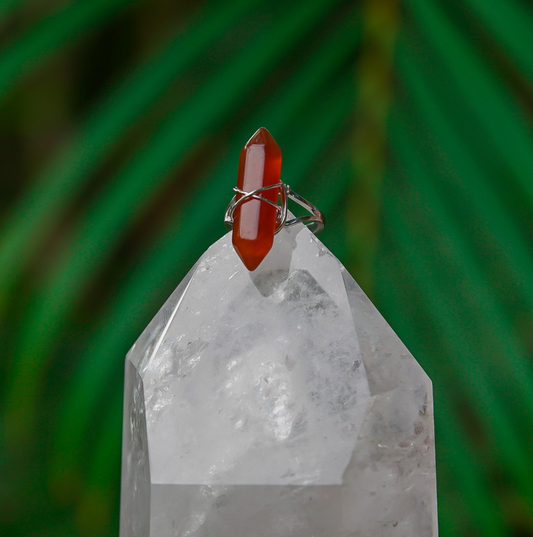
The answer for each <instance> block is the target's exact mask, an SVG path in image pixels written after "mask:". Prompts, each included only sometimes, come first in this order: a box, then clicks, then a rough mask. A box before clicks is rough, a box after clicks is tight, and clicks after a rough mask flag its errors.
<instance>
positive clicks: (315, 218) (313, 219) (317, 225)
mask: <svg viewBox="0 0 533 537" xmlns="http://www.w3.org/2000/svg"><path fill="white" fill-rule="evenodd" d="M273 189H277V190H278V191H279V197H280V205H277V204H275V203H274V202H272V201H270V200H268V199H266V198H264V197H263V196H260V195H259V194H260V193H261V192H265V190H273ZM233 190H234V191H235V192H236V193H237V194H240V195H241V196H242V198H239V200H237V196H236V195H235V196H233V198H232V199H231V201H230V204H229V205H228V208H227V209H226V213H225V214H224V223H225V224H226V226H227V227H229V228H230V229H231V228H232V227H233V214H234V213H235V209H237V207H239V205H241V204H242V203H244V202H245V201H247V200H250V199H254V200H259V201H264V202H265V203H268V204H269V205H272V206H273V207H275V208H276V211H277V216H276V230H275V232H274V233H275V234H276V233H279V232H280V231H281V228H282V227H283V226H294V225H295V224H305V225H307V226H308V227H309V229H310V230H311V231H312V232H313V233H314V234H315V235H316V234H317V233H320V232H321V231H322V230H323V229H324V224H325V222H326V219H325V216H324V215H323V214H322V213H321V212H320V211H319V210H318V209H317V208H316V207H315V206H314V205H313V204H312V203H310V202H308V201H307V200H306V199H305V198H302V196H300V195H299V194H296V192H293V191H292V189H291V187H290V186H289V185H286V184H285V183H277V184H275V185H270V186H264V187H262V188H257V189H256V190H252V192H244V191H243V190H241V189H239V188H237V187H234V188H233ZM289 199H291V200H292V201H294V202H296V203H297V204H298V205H300V207H303V208H304V209H306V210H307V211H309V212H310V213H311V214H308V215H305V216H298V217H295V218H290V219H288V220H287V216H288V214H289V209H288V201H289Z"/></svg>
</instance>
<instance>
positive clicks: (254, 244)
mask: <svg viewBox="0 0 533 537" xmlns="http://www.w3.org/2000/svg"><path fill="white" fill-rule="evenodd" d="M280 175H281V149H280V148H279V146H278V144H277V143H276V140H274V138H273V137H272V135H271V134H270V133H269V132H268V131H267V130H266V129H265V128H264V127H261V128H260V129H258V130H257V132H256V133H255V134H254V135H253V136H252V137H251V138H250V139H249V140H248V142H246V145H245V146H244V147H243V148H242V150H241V155H240V158H239V171H238V174H237V187H238V188H240V189H241V190H243V191H244V192H252V191H254V190H256V189H258V188H262V187H265V186H271V185H276V184H278V183H279V182H280ZM278 194H279V190H278V189H277V188H275V189H270V190H265V191H263V192H261V193H260V196H261V197H263V198H265V199H267V200H270V201H271V202H273V203H277V201H278ZM241 197H242V195H241V194H237V200H239V199H240V198H241ZM275 229H276V208H275V207H273V206H272V205H270V204H268V203H266V202H264V201H261V200H258V199H246V200H244V201H243V202H242V203H241V205H240V206H238V207H237V208H236V209H235V213H234V223H233V246H234V248H235V250H236V251H237V253H238V254H239V257H240V258H241V259H242V262H243V263H244V265H245V266H246V268H247V269H248V270H255V269H256V268H257V267H258V266H259V264H260V263H261V261H263V259H264V258H265V256H266V255H267V254H268V252H269V251H270V249H271V248H272V244H273V242H274V231H275Z"/></svg>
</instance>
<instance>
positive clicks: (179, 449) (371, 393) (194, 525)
mask: <svg viewBox="0 0 533 537" xmlns="http://www.w3.org/2000/svg"><path fill="white" fill-rule="evenodd" d="M122 472H123V474H122V500H121V502H122V504H121V526H120V535H121V537H133V536H135V537H141V536H143V537H148V536H150V537H168V536H180V537H182V536H183V537H185V536H187V537H311V536H313V537H388V536H396V537H414V536H416V537H436V535H437V530H436V489H435V460H434V443H433V412H432V395H431V382H430V381H429V379H428V377H427V376H426V375H425V373H424V372H423V371H422V369H421V368H420V366H419V365H418V364H417V362H416V361H415V360H414V358H413V357H412V356H411V355H410V353H409V352H408V351H407V349H406V348H405V346H404V345H403V344H402V343H401V341H400V340H399V339H398V337H397V336H396V335H395V334H394V332H393V331H392V330H391V328H390V327H389V326H388V325H387V324H386V322H385V321H384V320H383V318H382V317H381V316H380V314H379V313H378V312H377V310H376V309H375V307H374V306H373V305H372V304H371V302H370V301H369V300H368V299H367V298H366V296H365V295H364V294H363V292H362V291H361V290H360V288H359V287H358V286H357V284H356V283H355V282H354V280H353V279H352V278H351V276H350V275H349V274H348V273H347V272H346V271H345V269H344V268H343V267H342V265H340V263H339V262H338V260H337V259H336V258H335V257H334V256H333V255H332V254H331V253H330V252H329V251H328V250H327V249H326V248H325V247H324V245H323V244H322V243H321V242H320V241H319V240H318V239H316V237H315V236H314V235H312V234H311V233H310V232H309V231H308V230H307V229H305V228H302V226H294V227H292V228H284V229H283V230H282V231H281V232H280V233H279V234H278V235H276V238H275V241H274V246H273V248H272V250H271V251H270V253H269V254H268V256H267V257H266V258H265V260H264V261H263V263H261V265H260V267H259V269H258V270H256V271H254V272H252V273H250V272H249V271H248V270H247V269H246V268H245V267H244V266H243V264H242V262H241V261H240V259H239V258H238V257H237V254H236V253H235V250H234V249H233V247H232V245H231V234H228V235H226V236H225V237H223V238H222V239H220V240H219V241H218V242H217V243H215V244H214V245H213V246H212V247H211V248H210V249H209V250H208V251H207V252H206V253H205V254H204V256H203V257H202V258H201V259H200V260H199V261H198V263H197V264H196V265H195V266H194V267H193V268H192V270H191V271H190V272H189V274H188V275H187V277H186V278H185V279H184V280H183V281H182V282H181V284H180V285H179V286H178V288H177V289H176V291H175V292H174V293H173V294H172V295H171V296H170V298H169V299H168V300H167V302H166V303H165V305H164V306H163V308H162V309H161V310H160V311H159V313H158V314H157V315H156V316H155V318H154V319H153V320H152V322H151V323H150V324H149V325H148V327H147V328H146V329H145V331H144V332H143V334H141V336H140V338H139V339H138V341H137V342H136V343H135V345H134V346H133V348H132V349H131V351H130V352H129V353H128V356H127V358H126V389H125V411H124V439H123V470H122Z"/></svg>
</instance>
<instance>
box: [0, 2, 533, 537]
mask: <svg viewBox="0 0 533 537" xmlns="http://www.w3.org/2000/svg"><path fill="white" fill-rule="evenodd" d="M0 41H1V52H0V98H1V101H0V152H1V162H0V173H1V181H0V316H1V328H0V330H1V332H0V334H1V342H0V343H1V353H2V354H1V356H2V359H1V360H0V403H1V412H0V533H1V534H2V535H6V536H13V537H16V536H22V535H24V536H31V537H33V536H35V537H45V536H50V537H52V536H54V537H56V536H57V537H62V536H84V535H87V536H89V535H90V536H98V537H99V536H111V535H117V534H118V497H119V481H120V477H119V471H120V470H119V467H120V441H121V419H122V418H121V413H122V375H123V358H124V355H125V353H126V352H127V350H128V348H129V347H130V346H131V344H132V343H133V342H134V340H135V339H136V337H137V335H138V334H140V332H141V330H142V329H143V327H144V326H145V325H146V324H147V323H148V321H149V320H150V318H151V317H152V316H153V315H154V314H155V312H156V311H157V309H158V307H159V306H160V305H161V304H162V302H163V301H164V300H165V298H166V297H167V296H168V295H169V294H170V292H171V290H172V289H173V288H174V287H175V286H176V285H177V284H178V282H179V281H180V280H181V278H182V277H183V276H184V274H185V273H186V271H187V270H188V268H189V267H190V266H191V265H192V264H193V263H194V262H195V260H196V259H197V258H198V257H199V256H200V255H201V254H202V252H203V251H204V250H205V249H206V248H207V247H208V246H209V245H210V244H211V243H212V242H214V241H215V240H216V239H217V238H219V237H220V236H221V235H222V234H223V233H224V232H225V230H224V227H223V224H222V220H223V213H224V209H225V207H226V204H227V202H228V201H229V199H230V197H231V195H232V191H231V189H232V187H233V186H234V184H235V179H236V172H237V163H238V154H239V151H240V148H241V147H242V145H243V144H244V143H245V142H246V140H247V139H248V138H249V137H250V136H251V134H253V132H254V131H255V130H256V129H257V128H258V127H260V126H264V127H267V128H268V129H269V130H270V132H271V133H272V134H273V136H274V137H275V138H276V140H277V142H278V143H279V145H280V147H281V148H282V151H283V155H284V157H283V158H284V162H283V170H282V179H283V180H284V181H285V182H287V183H289V184H290V185H291V186H292V187H293V188H294V189H295V190H296V191H297V192H299V193H300V194H302V195H303V196H305V197H306V198H308V199H309V200H311V201H312V202H314V203H316V204H317V205H318V206H319V207H320V208H321V209H322V210H323V211H324V212H325V213H326V215H327V219H328V225H327V227H326V230H325V231H324V233H323V235H322V236H321V239H322V240H323V242H324V243H325V244H326V245H327V246H328V247H329V248H330V249H331V250H332V251H333V252H334V253H335V255H337V257H339V259H341V261H342V262H343V263H345V264H346V266H347V267H348V268H349V270H350V271H351V273H352V274H353V275H354V277H355V278H356V279H357V280H358V281H359V282H360V284H361V285H362V287H363V289H364V290H365V291H366V292H367V294H369V296H370V297H371V298H372V299H373V300H374V302H375V303H376V305H377V306H378V308H379V309H380V310H381V311H382V313H383V314H384V316H385V318H386V319H387V320H388V321H389V323H390V324H391V325H392V327H393V328H394V329H395V330H396V331H397V332H398V334H399V335H400V336H401V338H402V339H403V340H404V341H405V342H406V344H407V346H408V347H409V348H410V349H411V351H412V352H413V354H414V355H415V356H416V357H417V359H418V360H419V361H420V363H421V364H422V365H423V367H424V368H425V369H426V371H427V372H428V374H429V375H430V376H431V378H432V379H433V382H434V387H435V407H436V408H435V410H436V430H437V462H438V492H439V502H440V503H439V520H440V530H441V535H442V536H443V537H451V536H483V537H489V536H490V537H492V536H494V537H496V536H498V537H499V536H502V537H503V536H515V537H527V536H533V449H532V448H533V441H532V430H533V429H532V426H533V364H532V347H533V330H532V326H533V325H532V315H533V253H532V246H533V244H532V239H533V237H532V230H533V228H532V220H533V213H532V208H533V6H532V4H531V2H528V1H526V0H483V1H480V0H478V1H476V0H463V1H459V0H404V1H403V2H399V1H394V0H366V1H359V2H354V1H350V2H347V1H341V0H338V1H335V0H295V1H293V2H287V1H281V0H270V1H268V2H267V1H264V0H244V1H243V0H232V1H226V2H223V1H206V0H201V1H195V2H193V1H190V0H188V1H182V2H178V1H176V0H174V1H170V0H151V1H150V2H148V1H146V0H145V1H141V0H139V1H132V0H71V1H68V0H48V1H45V0H18V1H17V0H3V1H2V2H0Z"/></svg>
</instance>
